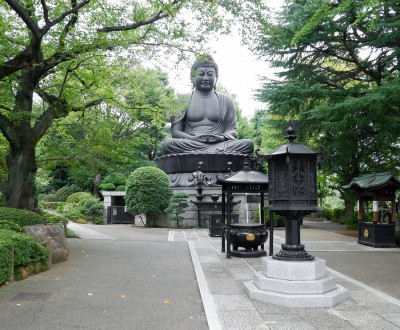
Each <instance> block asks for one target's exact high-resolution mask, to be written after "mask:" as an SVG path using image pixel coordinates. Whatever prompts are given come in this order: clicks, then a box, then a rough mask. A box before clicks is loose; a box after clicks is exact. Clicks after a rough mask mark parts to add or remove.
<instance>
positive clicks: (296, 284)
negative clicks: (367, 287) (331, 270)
mask: <svg viewBox="0 0 400 330" xmlns="http://www.w3.org/2000/svg"><path fill="white" fill-rule="evenodd" d="M262 262H263V265H262V267H263V270H262V271H261V272H256V273H255V274H254V278H253V280H252V281H247V282H245V283H244V285H245V287H246V290H247V293H248V295H249V297H250V298H251V299H255V300H259V301H262V302H265V303H271V304H276V305H281V306H286V307H291V308H299V307H300V308H301V307H333V306H335V305H337V304H338V303H340V302H342V301H344V300H346V299H347V298H349V296H350V294H349V291H348V290H347V289H345V288H343V287H342V286H340V285H337V284H336V280H335V278H334V277H333V276H331V275H329V274H327V272H326V262H325V260H322V259H319V258H315V260H312V261H282V260H276V259H273V258H272V257H265V258H263V261H262Z"/></svg>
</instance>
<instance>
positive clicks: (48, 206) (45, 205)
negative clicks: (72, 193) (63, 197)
mask: <svg viewBox="0 0 400 330" xmlns="http://www.w3.org/2000/svg"><path fill="white" fill-rule="evenodd" d="M64 204H65V202H45V201H40V202H39V205H40V207H41V208H42V209H45V210H58V208H59V207H60V206H62V205H64Z"/></svg>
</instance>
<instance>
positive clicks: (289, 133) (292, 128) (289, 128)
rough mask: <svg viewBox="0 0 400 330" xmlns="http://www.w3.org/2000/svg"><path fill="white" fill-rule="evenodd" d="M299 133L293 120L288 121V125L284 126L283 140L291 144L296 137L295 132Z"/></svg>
mask: <svg viewBox="0 0 400 330" xmlns="http://www.w3.org/2000/svg"><path fill="white" fill-rule="evenodd" d="M298 131H299V127H298V126H297V124H296V122H295V121H294V120H293V119H290V120H289V121H288V123H287V124H286V125H285V139H288V140H289V143H293V141H294V140H295V139H296V138H297V137H298V136H297V134H296V133H297V132H298Z"/></svg>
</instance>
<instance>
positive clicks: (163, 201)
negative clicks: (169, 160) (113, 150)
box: [125, 166, 171, 226]
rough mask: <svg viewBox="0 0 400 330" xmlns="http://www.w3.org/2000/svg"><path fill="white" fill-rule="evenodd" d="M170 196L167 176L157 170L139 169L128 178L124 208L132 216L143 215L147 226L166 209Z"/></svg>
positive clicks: (155, 168)
mask: <svg viewBox="0 0 400 330" xmlns="http://www.w3.org/2000/svg"><path fill="white" fill-rule="evenodd" d="M170 194H171V188H170V186H169V180H168V176H167V175H166V174H165V173H164V172H163V171H162V170H160V169H159V168H157V167H152V166H145V167H140V168H138V169H136V170H135V171H133V173H132V174H131V175H130V176H129V178H128V181H127V185H126V196H125V200H126V208H127V211H128V212H129V213H131V214H134V215H140V214H144V215H146V218H147V225H148V226H152V225H153V217H154V216H155V215H156V214H159V213H162V212H163V210H164V209H166V208H167V206H168V203H169V199H170Z"/></svg>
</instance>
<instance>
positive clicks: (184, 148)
mask: <svg viewBox="0 0 400 330" xmlns="http://www.w3.org/2000/svg"><path fill="white" fill-rule="evenodd" d="M253 149H254V148H253V142H252V141H251V140H228V141H224V142H221V143H214V144H209V143H203V142H199V141H194V140H189V139H174V138H171V139H167V140H165V141H164V144H163V154H164V155H168V154H181V153H198V152H203V153H204V152H205V153H222V152H223V153H228V152H229V153H240V154H251V153H253Z"/></svg>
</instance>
